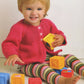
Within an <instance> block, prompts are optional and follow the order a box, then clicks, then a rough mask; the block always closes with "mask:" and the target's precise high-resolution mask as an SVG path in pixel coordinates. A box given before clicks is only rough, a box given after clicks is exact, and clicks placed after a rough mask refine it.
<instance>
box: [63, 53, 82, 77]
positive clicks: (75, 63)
mask: <svg viewBox="0 0 84 84" xmlns="http://www.w3.org/2000/svg"><path fill="white" fill-rule="evenodd" d="M63 56H64V57H65V64H66V65H67V66H69V67H70V68H72V69H73V70H74V72H76V73H78V74H79V75H81V76H84V63H82V62H81V61H80V60H79V59H78V58H77V57H75V56H74V55H70V54H67V55H63Z"/></svg>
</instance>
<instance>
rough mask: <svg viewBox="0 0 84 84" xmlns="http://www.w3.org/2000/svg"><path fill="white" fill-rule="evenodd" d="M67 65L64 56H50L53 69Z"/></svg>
mask: <svg viewBox="0 0 84 84" xmlns="http://www.w3.org/2000/svg"><path fill="white" fill-rule="evenodd" d="M64 66H65V61H64V57H62V56H53V57H51V58H50V67H51V68H53V69H62V68H63V67H64Z"/></svg>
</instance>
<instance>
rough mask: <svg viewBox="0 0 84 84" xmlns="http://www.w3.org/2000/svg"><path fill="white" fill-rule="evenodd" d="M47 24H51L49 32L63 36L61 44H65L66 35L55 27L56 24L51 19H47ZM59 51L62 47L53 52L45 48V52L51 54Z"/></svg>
mask: <svg viewBox="0 0 84 84" xmlns="http://www.w3.org/2000/svg"><path fill="white" fill-rule="evenodd" d="M49 24H50V26H51V28H50V33H53V34H59V35H62V36H63V37H64V42H63V44H62V45H61V46H63V45H66V44H67V41H66V36H65V35H64V33H63V32H62V31H61V30H59V29H58V28H57V27H56V25H55V24H54V23H53V22H52V21H50V20H49ZM61 51H62V49H60V50H58V51H56V52H54V51H53V50H48V49H47V52H48V53H50V54H51V55H57V54H58V53H59V52H61Z"/></svg>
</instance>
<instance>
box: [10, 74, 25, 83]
mask: <svg viewBox="0 0 84 84" xmlns="http://www.w3.org/2000/svg"><path fill="white" fill-rule="evenodd" d="M11 84H25V79H24V74H13V75H12V76H11Z"/></svg>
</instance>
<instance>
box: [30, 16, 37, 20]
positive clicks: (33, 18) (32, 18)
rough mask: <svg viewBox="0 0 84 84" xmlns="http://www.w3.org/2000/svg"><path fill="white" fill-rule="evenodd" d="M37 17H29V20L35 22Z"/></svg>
mask: <svg viewBox="0 0 84 84" xmlns="http://www.w3.org/2000/svg"><path fill="white" fill-rule="evenodd" d="M37 18H38V17H30V19H31V20H36V19H37Z"/></svg>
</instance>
